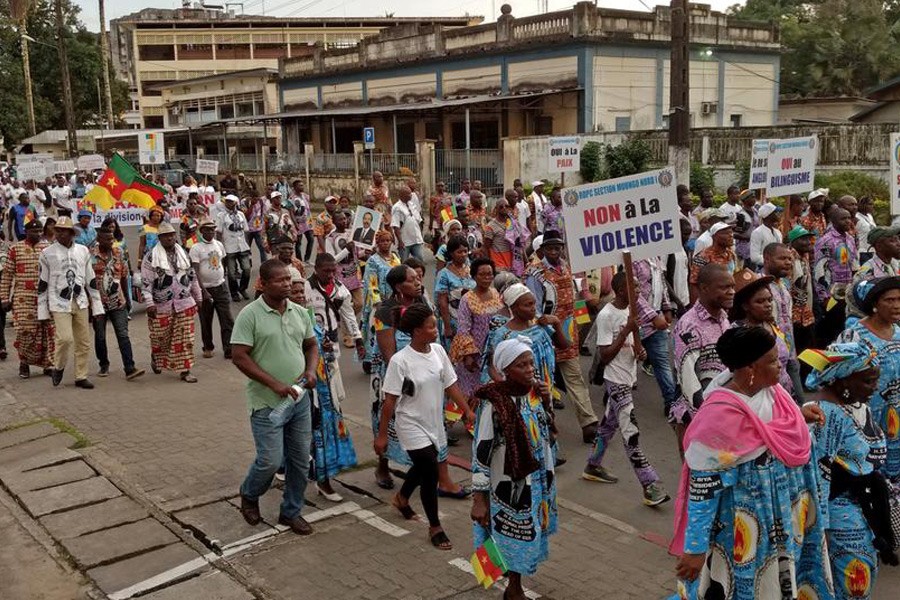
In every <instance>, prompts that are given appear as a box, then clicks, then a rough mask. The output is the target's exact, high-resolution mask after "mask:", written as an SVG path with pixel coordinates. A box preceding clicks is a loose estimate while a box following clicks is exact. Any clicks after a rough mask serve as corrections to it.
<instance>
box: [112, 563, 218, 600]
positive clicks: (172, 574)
mask: <svg viewBox="0 0 900 600" xmlns="http://www.w3.org/2000/svg"><path fill="white" fill-rule="evenodd" d="M216 558H218V557H217V556H216V555H215V554H213V553H212V552H210V553H208V554H204V555H203V556H201V557H199V558H195V559H193V560H189V561H188V562H186V563H184V564H181V565H178V566H177V567H174V568H172V569H169V570H168V571H163V572H162V573H160V574H159V575H154V576H153V577H151V578H149V579H145V580H144V581H141V582H139V583H135V584H134V585H131V586H129V587H127V588H125V589H124V590H119V591H118V592H116V593H114V594H110V595H109V598H110V600H126V598H131V597H132V596H134V595H136V594H140V593H142V592H146V591H147V590H150V589H153V588H156V587H160V586H162V585H165V584H167V583H169V582H171V581H174V580H175V579H179V578H181V577H184V576H185V575H189V574H190V573H193V572H194V571H196V570H197V569H202V568H203V567H205V566H207V565H208V564H209V563H210V562H211V561H213V560H215V559H216Z"/></svg>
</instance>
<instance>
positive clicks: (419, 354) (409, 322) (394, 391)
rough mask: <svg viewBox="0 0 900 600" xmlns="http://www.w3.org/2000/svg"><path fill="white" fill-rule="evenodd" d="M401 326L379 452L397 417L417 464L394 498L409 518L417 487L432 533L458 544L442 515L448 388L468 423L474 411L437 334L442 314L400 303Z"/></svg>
mask: <svg viewBox="0 0 900 600" xmlns="http://www.w3.org/2000/svg"><path fill="white" fill-rule="evenodd" d="M398 312H399V313H400V314H399V315H397V316H396V318H395V322H396V323H397V328H398V329H399V330H400V331H402V332H404V333H406V334H408V335H409V336H410V337H411V341H410V343H409V345H408V346H406V347H405V348H403V349H402V350H400V351H399V352H397V353H396V354H394V355H393V356H392V357H391V360H390V363H389V364H388V367H387V374H386V375H385V377H384V383H383V386H382V391H383V392H384V403H383V405H382V409H381V419H380V426H379V430H378V436H377V437H376V438H375V452H376V453H377V454H378V455H379V456H381V455H382V454H384V453H385V451H386V450H387V446H388V424H389V423H390V422H391V419H392V418H393V419H394V429H395V431H396V433H397V438H398V439H399V440H400V445H401V446H402V447H403V449H404V450H405V451H406V452H407V454H408V455H409V458H410V460H412V463H413V466H412V468H410V470H409V471H408V472H407V474H406V480H405V481H404V482H403V487H401V488H400V491H399V492H398V493H397V494H396V495H395V496H394V498H393V500H392V501H391V504H393V505H394V507H395V508H396V509H397V510H398V511H400V514H402V515H403V517H404V518H406V519H414V518H415V517H416V514H415V513H414V512H413V510H412V508H410V506H409V499H410V497H411V496H412V493H413V492H414V491H415V489H416V487H419V488H420V490H419V493H420V495H421V498H422V506H423V508H424V509H425V514H426V515H427V516H428V524H429V530H428V537H429V538H430V539H431V543H432V545H433V546H434V547H436V548H438V549H440V550H450V549H452V548H453V546H452V544H451V543H450V540H449V539H448V538H447V534H446V533H444V530H443V528H442V527H441V521H440V518H439V517H438V500H437V498H438V493H437V492H438V455H439V453H440V452H441V451H444V450H445V449H446V448H447V434H446V432H445V431H444V394H445V393H446V394H447V395H448V396H449V397H450V399H451V400H453V402H455V403H456V405H457V406H458V407H459V408H460V409H461V410H462V411H463V413H464V414H465V419H466V423H471V422H472V421H473V413H472V410H471V409H470V408H469V404H468V402H467V399H466V397H465V395H463V393H462V392H461V391H460V389H459V386H458V385H457V384H456V371H454V369H453V365H452V364H451V362H450V359H449V358H448V357H447V353H446V352H445V351H444V349H443V347H441V345H440V344H437V343H435V342H436V341H437V338H438V329H437V319H436V318H435V316H434V313H433V312H432V310H431V309H430V308H429V307H428V306H427V305H425V304H418V303H417V304H413V305H411V306H409V307H406V308H398Z"/></svg>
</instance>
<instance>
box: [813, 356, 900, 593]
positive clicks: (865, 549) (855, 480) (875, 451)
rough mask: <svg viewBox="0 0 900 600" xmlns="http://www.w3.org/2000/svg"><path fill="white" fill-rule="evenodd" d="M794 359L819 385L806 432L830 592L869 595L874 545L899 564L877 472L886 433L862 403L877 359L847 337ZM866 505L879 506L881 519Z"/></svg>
mask: <svg viewBox="0 0 900 600" xmlns="http://www.w3.org/2000/svg"><path fill="white" fill-rule="evenodd" d="M800 358H801V359H802V360H804V361H805V362H807V364H809V365H810V366H811V367H812V368H813V371H812V372H811V373H810V375H809V377H808V378H807V380H806V381H807V386H808V387H809V388H811V389H814V390H821V391H820V392H819V398H820V399H819V400H818V401H817V405H818V406H819V408H820V409H821V410H822V413H823V415H822V418H821V420H820V421H819V422H818V423H816V424H815V425H813V426H812V428H811V433H812V438H813V452H814V455H815V457H816V461H817V463H818V465H819V472H820V474H821V476H820V477H819V504H820V505H821V517H822V522H823V526H824V527H825V535H826V537H827V540H828V553H829V555H830V557H831V577H832V579H833V580H834V588H835V590H834V592H835V598H836V599H837V600H851V599H853V598H859V599H862V600H868V599H869V598H870V597H871V592H872V590H873V589H874V583H875V575H876V573H877V570H878V558H879V557H878V551H877V550H876V548H878V549H879V550H881V559H882V561H883V562H885V563H888V564H894V565H896V564H897V556H896V554H894V552H893V550H891V548H892V547H893V542H894V540H893V532H892V531H891V528H890V509H889V494H888V490H889V487H888V484H887V481H886V480H885V478H884V475H883V474H882V473H880V472H879V469H880V468H881V466H882V465H883V464H884V456H885V441H884V434H882V432H881V429H880V428H879V427H878V425H877V424H876V423H875V421H874V419H873V418H872V412H871V411H870V410H869V406H868V402H869V398H870V397H871V396H872V394H873V393H874V392H875V391H876V389H877V387H878V375H879V372H878V357H877V356H876V355H875V353H874V352H873V350H872V348H871V347H869V346H868V345H867V344H860V343H849V344H832V345H831V346H829V347H828V350H827V351H825V352H822V351H820V350H807V351H805V352H803V353H802V354H801V355H800ZM873 500H874V502H873ZM863 504H865V505H866V507H867V509H866V510H865V511H864V510H863V508H862V505H863ZM869 506H872V507H875V506H880V507H881V511H880V513H881V514H880V518H878V517H877V516H875V514H877V513H873V512H872V511H871V510H870V509H869ZM867 514H871V515H872V516H875V518H873V519H871V520H870V519H867V518H866V515H867ZM885 526H886V527H885Z"/></svg>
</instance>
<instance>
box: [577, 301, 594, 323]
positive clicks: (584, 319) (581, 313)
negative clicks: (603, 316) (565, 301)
mask: <svg viewBox="0 0 900 600" xmlns="http://www.w3.org/2000/svg"><path fill="white" fill-rule="evenodd" d="M574 315H575V322H576V323H577V324H579V325H587V324H588V323H590V322H591V315H590V314H589V313H588V308H587V301H586V300H576V301H575V312H574Z"/></svg>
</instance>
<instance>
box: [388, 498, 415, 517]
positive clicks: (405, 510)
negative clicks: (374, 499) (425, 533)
mask: <svg viewBox="0 0 900 600" xmlns="http://www.w3.org/2000/svg"><path fill="white" fill-rule="evenodd" d="M391 506H393V507H394V508H396V509H397V512H399V513H400V514H401V515H402V516H403V518H404V519H406V520H407V521H412V520H414V519H416V518H417V517H418V516H419V515H417V514H416V511H414V510H413V509H412V507H411V506H410V505H409V504H407V505H406V506H397V505H396V504H394V503H393V502H391Z"/></svg>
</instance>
